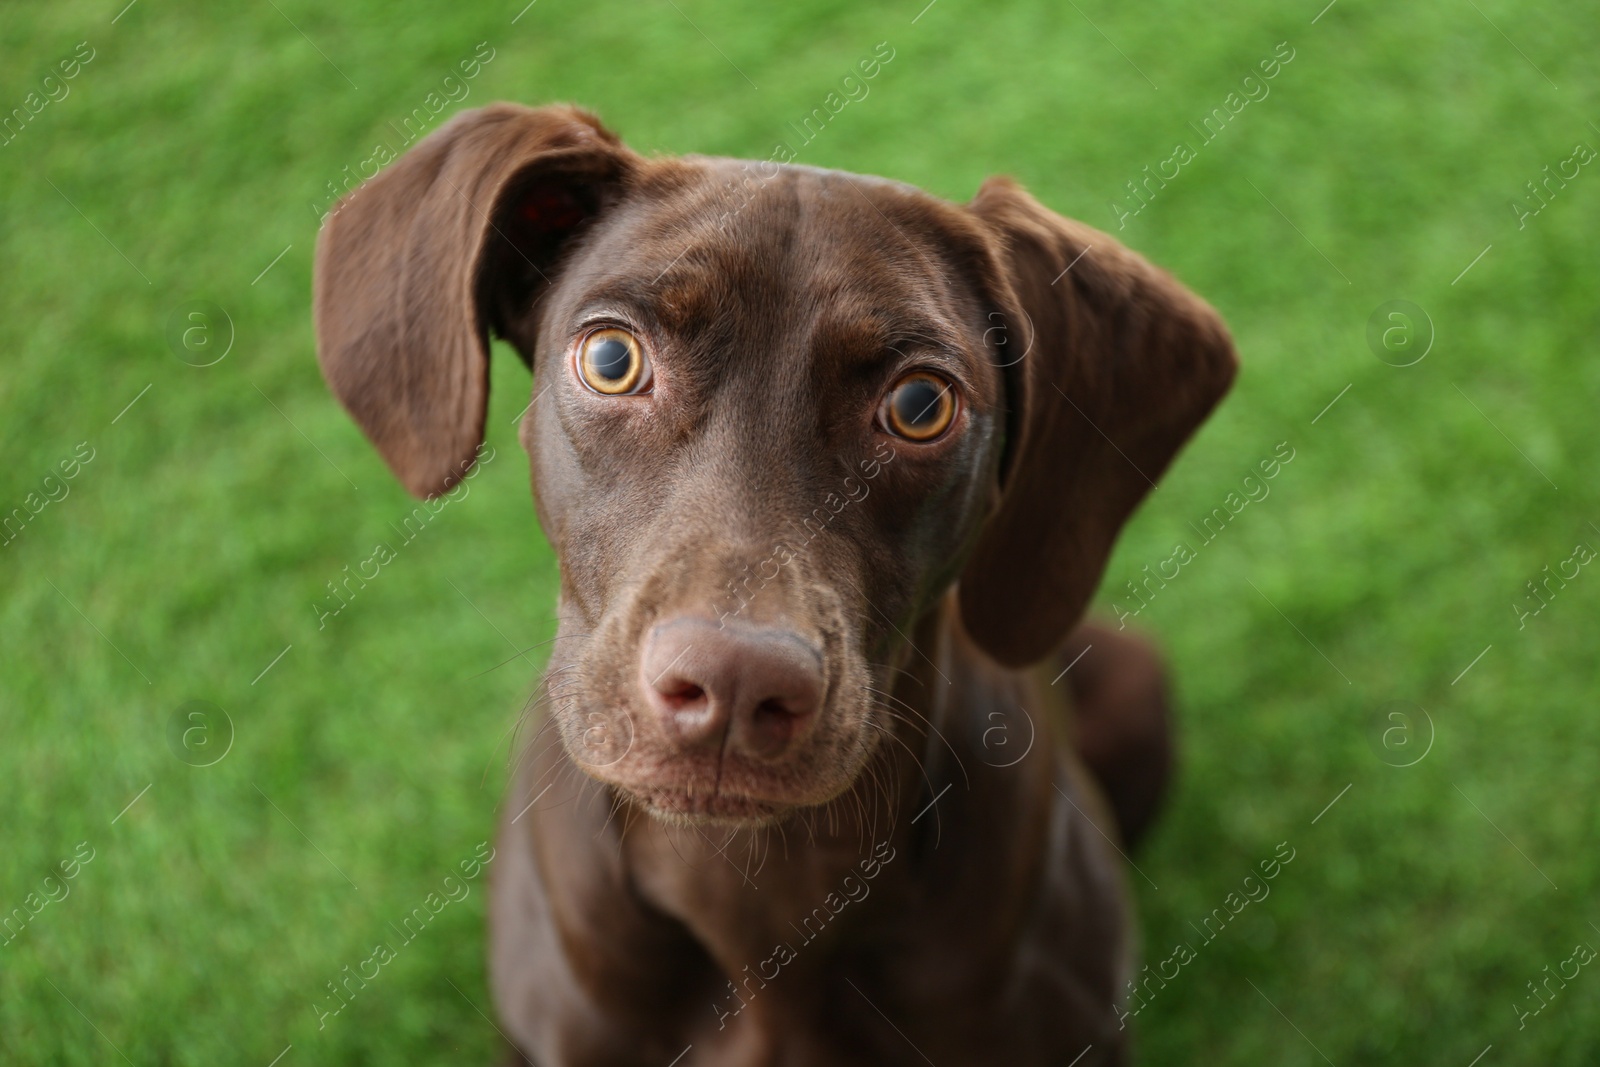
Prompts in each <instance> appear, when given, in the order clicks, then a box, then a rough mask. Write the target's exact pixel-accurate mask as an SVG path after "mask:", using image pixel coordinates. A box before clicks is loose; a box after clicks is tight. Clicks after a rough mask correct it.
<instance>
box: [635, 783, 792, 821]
mask: <svg viewBox="0 0 1600 1067" xmlns="http://www.w3.org/2000/svg"><path fill="white" fill-rule="evenodd" d="M627 792H628V793H629V795H631V796H633V797H634V798H635V799H636V800H638V801H639V802H640V803H642V804H643V805H644V806H645V807H646V808H648V809H649V810H650V811H652V812H655V813H657V814H661V815H666V816H671V817H674V818H691V819H693V818H706V819H717V820H728V821H734V822H764V821H766V820H769V819H772V818H775V817H776V816H779V815H781V814H783V812H784V811H786V810H788V808H789V805H787V804H784V803H782V802H780V801H773V800H764V799H762V798H760V797H755V796H750V795H749V794H746V793H730V792H725V791H721V790H718V791H717V792H714V793H696V792H693V791H692V790H689V789H686V788H675V787H671V786H646V787H639V786H635V787H633V788H630V789H628V790H627Z"/></svg>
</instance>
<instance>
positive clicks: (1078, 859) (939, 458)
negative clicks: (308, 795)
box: [316, 105, 1235, 1067]
mask: <svg viewBox="0 0 1600 1067" xmlns="http://www.w3.org/2000/svg"><path fill="white" fill-rule="evenodd" d="M316 317H317V337H318V348H319V356H320V359H321V363H322V368H323V372H324V374H325V375H326V377H327V380H328V383H329V384H330V385H331V386H332V388H333V390H334V392H335V393H337V394H338V396H339V398H340V400H341V401H343V403H344V404H345V406H346V407H347V408H348V409H349V411H350V413H351V414H352V415H353V416H354V417H355V419H356V420H357V421H358V422H359V423H360V424H361V426H362V428H363V429H364V430H365V431H366V433H367V435H368V436H369V437H371V439H372V440H373V442H374V443H375V444H376V445H377V447H378V449H379V451H380V452H382V454H383V456H384V458H385V459H386V460H387V461H388V463H389V465H390V467H392V468H393V470H394V472H395V474H396V475H397V476H398V477H399V478H400V480H401V481H402V482H404V483H405V485H406V486H407V487H408V488H409V489H410V490H411V491H412V492H414V493H417V494H419V495H427V494H433V493H439V492H443V491H445V490H446V489H448V488H449V487H450V486H451V485H452V484H453V482H454V481H455V480H456V479H457V478H459V477H460V475H461V472H462V471H464V470H466V469H467V468H468V466H469V465H470V462H471V459H472V457H473V455H474V452H475V450H476V449H477V448H478V446H479V444H480V442H481V441H482V438H483V432H484V413H485V406H486V400H487V391H488V374H489V361H488V352H487V346H488V338H489V335H490V334H491V333H493V334H496V335H498V336H501V337H504V338H506V339H507V340H509V341H510V342H511V344H512V345H514V346H515V348H516V349H517V351H518V352H520V353H521V354H522V357H523V358H524V359H525V360H527V362H528V364H529V365H530V366H531V367H532V369H533V372H534V395H533V401H532V403H531V404H530V405H529V410H528V413H527V415H526V417H525V418H524V419H523V422H522V441H523V444H524V445H525V447H526V448H527V450H528V453H529V455H530V456H531V457H532V473H533V484H534V488H535V496H536V499H537V502H538V513H539V519H540V521H541V523H542V524H543V526H544V531H545V534H546V535H547V536H548V538H549V540H550V542H551V544H552V545H553V546H554V548H555V551H556V553H557V555H558V557H559V559H560V564H561V602H560V613H561V623H560V628H559V631H558V636H557V639H556V641H555V642H554V650H553V652H552V655H551V661H550V667H549V670H548V673H547V675H546V680H545V686H546V700H547V704H548V708H547V715H546V721H545V723H544V726H545V727H548V726H549V725H551V724H553V725H554V726H555V733H556V734H558V735H559V737H558V738H552V737H550V736H549V735H548V734H546V733H545V732H544V728H543V727H542V728H541V730H540V735H539V736H537V737H536V738H535V743H533V744H530V745H529V746H527V748H526V750H525V751H524V755H523V756H522V758H521V759H520V760H519V761H518V765H517V769H516V776H515V780H514V783H513V788H512V792H511V795H510V796H509V797H508V798H507V803H506V806H505V813H504V816H503V818H502V820H501V827H500V831H499V841H498V847H499V858H498V859H497V861H496V863H495V867H494V871H495V876H494V885H493V891H492V900H491V915H490V923H491V935H490V946H489V949H490V951H489V955H490V968H491V984H492V986H493V990H494V996H495V1001H496V1004H497V1006H498V1009H499V1013H500V1017H501V1020H502V1024H501V1028H502V1032H503V1033H505V1034H506V1035H507V1036H508V1037H509V1038H510V1040H511V1041H513V1042H514V1043H515V1045H516V1046H517V1050H518V1054H519V1055H521V1056H524V1057H526V1058H527V1060H528V1061H531V1062H533V1063H536V1064H539V1065H542V1067H556V1065H599V1064H608V1065H609V1064H618V1065H622V1064H630V1065H631V1064H640V1065H652V1067H667V1065H668V1064H677V1065H679V1067H690V1065H694V1064H788V1065H796V1067H799V1065H812V1064H816V1065H827V1067H838V1065H841V1064H885V1063H897V1064H921V1063H924V1062H928V1063H934V1064H937V1065H938V1067H957V1065H961V1064H997V1063H1005V1064H1066V1063H1068V1062H1073V1063H1076V1064H1078V1065H1079V1067H1088V1065H1089V1064H1095V1063H1121V1062H1124V1061H1125V1060H1126V1058H1127V1056H1128V1051H1127V1034H1126V1031H1125V1030H1124V1029H1123V1028H1122V1017H1121V1016H1122V1012H1121V1010H1120V1006H1121V1004H1122V1003H1123V1002H1124V998H1125V996H1126V984H1127V980H1128V979H1129V978H1130V977H1131V974H1132V964H1131V959H1132V952H1131V949H1130V940H1131V937H1130V932H1129V914H1128V906H1127V896H1126V892H1125V889H1124V885H1123V872H1122V863H1121V860H1120V859H1119V856H1118V851H1119V849H1118V846H1117V845H1116V844H1115V843H1114V840H1113V839H1114V838H1115V837H1116V836H1117V835H1118V832H1119V826H1120V828H1121V832H1122V833H1123V835H1124V836H1125V837H1127V836H1129V835H1130V834H1131V833H1132V832H1137V830H1138V829H1140V828H1142V827H1143V825H1144V824H1145V823H1146V822H1147V821H1148V819H1149V818H1150V816H1151V815H1152V813H1153V811H1154V802H1155V799H1156V797H1157V796H1158V795H1159V793H1160V791H1161V787H1162V784H1163V782H1164V779H1165V776H1166V770H1167V758H1168V749H1167V735H1166V719H1165V697H1164V694H1163V692H1162V686H1161V681H1160V675H1159V668H1158V666H1157V665H1156V663H1155V660H1154V657H1153V655H1152V654H1151V653H1150V652H1149V651H1148V650H1147V649H1145V648H1144V646H1143V645H1141V644H1137V643H1134V642H1132V641H1131V640H1129V639H1126V638H1121V637H1119V636H1117V635H1116V634H1113V633H1110V632H1106V631H1098V630H1093V629H1080V630H1079V631H1078V632H1077V633H1075V634H1072V635H1071V636H1070V638H1069V631H1072V630H1073V628H1074V626H1075V624H1076V623H1077V622H1078V620H1079V618H1080V616H1081V615H1082V613H1083V610H1084V607H1085V604H1086V602H1087V601H1088V599H1089V597H1090V595H1091V594H1092V592H1093V591H1094V588H1095V586H1096V584H1097V582H1098V581H1099V579H1100V575H1101V571H1102V570H1103V568H1104V566H1105V563H1106V558H1107V555H1108V553H1109V552H1110V549H1111V545H1112V541H1113V539H1114V538H1115V537H1116V535H1117V532H1118V530H1119V529H1120V528H1121V526H1122V525H1123V523H1124V522H1125V521H1126V519H1127V518H1128V515H1129V513H1130V512H1131V511H1132V510H1133V509H1134V507H1135V506H1136V505H1137V504H1138V503H1139V501H1140V500H1141V499H1142V498H1143V497H1144V495H1145V493H1146V492H1148V491H1149V489H1150V488H1151V487H1152V485H1153V484H1154V481H1153V480H1154V479H1155V478H1156V477H1158V476H1159V475H1160V474H1161V473H1162V471H1163V470H1164V469H1165V468H1166V467H1167V465H1168V464H1169V463H1170V462H1171V460H1172V458H1173V456H1174V455H1175V453H1176V452H1177V451H1178V449H1179V448H1180V446H1182V444H1183V443H1184V441H1185V440H1186V439H1187V438H1188V437H1189V435H1190V434H1191V433H1192V432H1193V431H1194V430H1195V428H1196V427H1197V426H1198V425H1199V424H1200V423H1201V421H1202V420H1203V419H1204V418H1205V417H1206V415H1207V414H1208V413H1209V412H1210V411H1211V409H1212V407H1213V406H1214V405H1215V404H1216V403H1217V401H1218V400H1219V399H1220V398H1221V396H1222V395H1223V393H1224V392H1226V390H1227V388H1228V385H1229V383H1230V382H1231V380H1232V378H1233V374H1234V369H1235V360H1234V354H1233V348H1232V344H1231V342H1230V341H1229V338H1228V335H1227V332H1226V330H1225V329H1224V327H1223V325H1222V323H1221V322H1220V320H1219V319H1218V317H1217V315H1216V314H1215V313H1214V312H1213V311H1212V310H1211V309H1210V308H1209V307H1207V306H1206V305H1205V304H1204V303H1203V302H1201V301H1200V300H1199V299H1197V298H1196V297H1194V296H1193V295H1191V294H1190V293H1189V292H1187V291H1186V290H1184V289H1183V288H1182V287H1180V286H1179V285H1178V284H1177V283H1176V282H1174V281H1173V280H1172V279H1171V278H1169V277H1168V276H1167V275H1165V274H1163V273H1161V272H1160V271H1158V270H1156V269H1155V268H1153V267H1151V266H1150V265H1149V264H1148V263H1146V262H1145V261H1144V260H1142V259H1140V258H1139V257H1138V256H1136V255H1134V254H1133V253H1131V252H1129V251H1128V250H1127V249H1125V248H1123V247H1122V246H1120V245H1119V244H1117V243H1116V242H1115V241H1113V240H1112V239H1111V238H1110V237H1107V236H1106V235H1105V234H1102V233H1099V232H1097V231H1095V230H1092V229H1089V228H1088V227H1086V226H1083V225H1081V224H1079V223H1075V222H1071V221H1068V220H1066V219H1064V218H1061V217H1059V216H1057V215H1055V214H1053V213H1051V212H1050V211H1048V210H1046V209H1045V208H1043V207H1041V206H1040V205H1039V204H1038V203H1036V202H1035V201H1034V200H1033V199H1031V198H1030V197H1029V196H1028V195H1027V194H1026V193H1024V192H1023V191H1022V190H1021V189H1020V188H1018V187H1017V186H1016V185H1015V184H1014V183H1012V182H1011V181H1009V180H1006V179H994V180H991V181H989V182H987V183H985V184H984V186H983V188H982V189H981V190H980V191H979V193H978V195H977V197H976V198H974V199H973V200H972V201H971V202H970V203H968V204H966V205H964V206H963V205H954V204H949V203H946V202H944V201H941V200H938V199H935V198H933V197H931V196H928V195H926V194H924V193H922V192H920V191H918V190H916V189H913V188H911V187H908V186H905V185H901V184H899V183H896V182H891V181H885V180H883V179H879V178H867V177H859V176H856V175H851V174H844V173H839V172H835V171H826V170H819V169H815V168H811V167H803V166H779V165H777V164H754V163H741V162H739V161H735V160H726V159H710V158H701V157H686V158H681V159H644V158H642V157H640V156H638V155H636V154H634V153H633V152H631V151H629V150H628V149H627V148H625V147H624V146H623V145H622V144H621V143H620V142H619V141H618V140H617V138H616V137H615V136H614V135H612V134H611V133H609V132H608V131H607V130H605V129H604V128H603V127H602V126H601V125H600V124H599V123H598V122H597V121H596V120H595V119H594V118H593V117H592V116H590V115H588V114H586V113H584V112H582V111H579V110H576V109H573V108H570V107H548V108H541V109H538V110H529V109H526V108H521V107H514V106H508V105H496V106H493V107H488V108H484V109H483V110H480V111H474V112H468V113H466V114H463V115H460V116H458V117H457V118H456V119H455V120H454V121H452V122H451V123H449V124H448V125H447V126H445V127H444V128H442V129H440V130H439V131H438V132H437V133H435V134H433V135H432V136H430V137H429V138H427V139H426V140H425V141H423V142H422V143H421V144H419V145H418V146H417V147H416V148H414V149H413V150H412V151H411V152H410V153H408V154H407V155H406V156H405V157H404V158H402V159H400V160H399V161H397V162H396V163H395V164H393V165H392V166H391V167H389V168H388V169H387V170H385V171H384V172H383V173H381V174H380V175H379V176H377V177H376V178H374V179H373V180H372V181H370V182H369V183H367V184H366V185H364V186H362V187H361V188H360V189H358V190H357V191H356V192H355V193H353V194H352V195H351V196H349V197H347V198H346V199H345V201H344V202H343V203H342V204H341V205H340V207H339V208H338V210H337V212H336V213H335V214H334V216H333V217H332V218H331V219H330V220H329V222H328V224H327V226H326V228H325V229H324V231H323V234H322V237H321V240H320V243H319V246H318V251H317V284H316ZM1080 653H1081V654H1083V655H1084V656H1085V658H1084V660H1083V662H1082V663H1077V664H1076V665H1075V666H1073V669H1072V670H1070V671H1068V672H1067V674H1066V677H1067V678H1068V679H1069V683H1068V684H1069V685H1074V687H1075V691H1074V695H1075V696H1076V698H1077V702H1078V715H1077V716H1076V718H1074V719H1071V720H1069V719H1068V717H1067V710H1066V709H1067V703H1066V700H1065V694H1064V693H1063V690H1064V689H1065V688H1067V687H1066V686H1062V685H1055V686H1052V685H1051V684H1050V683H1051V680H1052V679H1056V678H1059V677H1060V676H1061V674H1062V671H1063V668H1065V667H1067V666H1068V665H1069V663H1073V662H1074V660H1073V657H1076V656H1078V655H1079V654H1080ZM1030 668H1031V669H1030ZM1074 731H1077V732H1079V733H1080V734H1081V736H1078V738H1077V745H1076V752H1074V749H1073V747H1072V746H1071V745H1070V744H1069V740H1070V739H1071V738H1072V737H1073V736H1074ZM1080 758H1083V759H1087V760H1088V761H1089V765H1090V767H1091V768H1092V769H1094V770H1095V771H1097V772H1098V775H1097V776H1098V777H1099V778H1100V779H1101V780H1100V781H1099V782H1098V783H1097V782H1095V781H1094V780H1092V779H1091V777H1090V775H1089V774H1086V773H1085V772H1084V770H1083V769H1082V767H1081V766H1080V762H1079V760H1080ZM577 771H581V772H582V773H581V774H580V773H576V772H577ZM1101 789H1104V790H1105V791H1106V793H1107V794H1109V795H1110V796H1111V797H1112V798H1113V800H1114V801H1115V804H1116V808H1115V815H1113V814H1111V813H1110V811H1108V809H1107V808H1105V807H1104V806H1103V801H1102V799H1101V796H1102V794H1101V793H1100V790H1101ZM1078 1056H1081V1057H1082V1058H1081V1059H1076V1060H1075V1059H1074V1057H1078Z"/></svg>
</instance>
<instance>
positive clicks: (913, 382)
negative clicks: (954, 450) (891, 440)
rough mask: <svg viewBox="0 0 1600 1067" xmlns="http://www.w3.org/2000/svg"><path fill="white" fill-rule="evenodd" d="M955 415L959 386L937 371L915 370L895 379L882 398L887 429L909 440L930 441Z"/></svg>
mask: <svg viewBox="0 0 1600 1067" xmlns="http://www.w3.org/2000/svg"><path fill="white" fill-rule="evenodd" d="M955 417H956V387H955V386H954V385H952V384H951V383H950V382H948V381H946V380H945V379H943V378H941V377H939V376H938V375H937V374H930V373H929V372H927V371H916V372H914V373H912V374H908V375H906V376H905V377H904V378H901V379H900V380H899V381H897V382H895V383H894V388H892V389H890V390H889V395H888V396H886V397H884V398H883V409H882V412H881V414H880V418H881V419H882V420H883V426H884V429H886V430H888V431H889V432H890V433H892V434H894V435H896V436H897V437H904V438H905V439H906V440H908V441H931V440H933V439H934V438H935V437H938V436H939V435H940V434H942V433H944V432H945V431H946V430H948V429H949V428H950V424H951V423H952V422H954V421H955Z"/></svg>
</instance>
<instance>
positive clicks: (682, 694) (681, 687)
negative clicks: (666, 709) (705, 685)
mask: <svg viewBox="0 0 1600 1067" xmlns="http://www.w3.org/2000/svg"><path fill="white" fill-rule="evenodd" d="M657 692H659V693H660V694H661V698H662V699H663V700H665V701H666V702H667V704H668V706H670V707H672V708H675V709H676V708H684V707H688V706H689V705H691V704H699V703H701V702H703V701H704V700H705V698H706V691H705V690H704V689H701V688H700V687H699V686H698V685H695V684H694V683H693V682H677V683H673V684H669V685H666V686H658V687H657Z"/></svg>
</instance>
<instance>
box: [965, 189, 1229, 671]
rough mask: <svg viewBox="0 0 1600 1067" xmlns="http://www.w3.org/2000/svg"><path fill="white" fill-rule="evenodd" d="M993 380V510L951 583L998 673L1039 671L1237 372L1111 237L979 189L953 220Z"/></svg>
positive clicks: (1205, 331) (1199, 325)
mask: <svg viewBox="0 0 1600 1067" xmlns="http://www.w3.org/2000/svg"><path fill="white" fill-rule="evenodd" d="M967 207H968V210H970V211H971V212H972V213H973V214H974V215H975V216H976V217H977V218H978V219H979V220H980V221H981V222H982V223H983V224H984V225H985V226H986V227H987V228H988V230H989V234H990V237H991V239H992V241H991V246H992V248H993V250H994V255H993V260H994V262H993V263H991V264H990V266H989V267H988V269H987V271H986V273H988V274H989V275H992V276H991V277H988V278H987V279H984V281H985V282H986V283H987V286H986V287H987V288H988V289H989V296H990V297H991V298H992V299H993V300H994V301H995V302H996V303H997V305H998V306H999V308H1000V309H1001V311H1000V314H1001V315H1002V316H1003V317H1004V320H1005V322H1004V327H1005V328H1004V329H1003V330H994V329H991V330H990V340H991V342H999V343H998V344H996V346H995V347H996V350H997V352H998V359H999V362H1000V363H1001V364H1002V365H1003V366H1004V367H1005V375H1006V392H1007V401H1008V409H1009V411H1008V431H1007V442H1006V453H1005V457H1004V459H1003V461H1002V470H1001V489H1000V498H999V503H998V505H997V507H996V510H995V511H994V513H993V514H992V515H991V516H990V517H989V519H988V522H987V525H985V526H984V528H983V530H982V531H981V533H980V534H979V537H978V542H977V544H976V546H975V547H974V549H973V552H972V554H971V555H970V557H969V558H968V560H967V563H966V566H965V569H964V570H963V572H962V574H961V580H960V602H961V617H962V622H963V624H964V625H965V627H966V628H967V630H968V632H969V633H970V634H971V635H972V636H973V638H974V639H976V640H977V642H978V643H979V644H980V645H981V646H982V647H983V648H984V649H985V650H987V651H988V652H989V653H990V654H991V655H993V656H994V657H995V658H996V659H998V660H999V661H1001V662H1002V663H1005V664H1008V665H1012V666H1021V665H1024V664H1028V663H1034V662H1037V661H1038V660H1040V659H1042V658H1044V657H1045V656H1046V655H1048V654H1049V653H1050V652H1051V651H1052V650H1053V649H1054V648H1055V647H1056V646H1057V645H1059V644H1060V642H1061V641H1062V639H1063V638H1064V637H1065V636H1066V634H1067V632H1068V631H1069V630H1070V629H1071V628H1072V626H1073V625H1074V624H1075V623H1077V621H1078V620H1079V618H1080V617H1081V616H1082V614H1083V611H1084V608H1085V607H1086V606H1087V604H1088V602H1089V598H1090V597H1091V596H1093V594H1094V590H1095V587H1096V586H1097V585H1098V584H1099V582H1100V576H1101V574H1102V573H1103V571H1104V570H1105V566H1106V561H1107V559H1108V557H1109V556H1110V554H1111V546H1112V542H1113V541H1114V540H1115V539H1116V536H1117V533H1118V531H1119V530H1121V528H1122V525H1123V523H1125V522H1126V521H1127V519H1128V516H1129V515H1130V514H1132V512H1133V510H1134V508H1135V507H1136V506H1138V504H1139V501H1140V500H1142V499H1143V498H1144V496H1145V494H1146V493H1148V492H1149V491H1150V490H1151V489H1152V488H1154V486H1155V481H1156V479H1157V478H1159V477H1160V476H1161V473H1162V472H1163V471H1164V470H1166V468H1167V465H1168V464H1169V463H1171V462H1172V459H1173V457H1174V456H1175V455H1176V454H1177V452H1178V449H1179V448H1181V447H1182V445H1183V443H1184V442H1185V441H1186V440H1187V439H1188V438H1189V435H1190V434H1192V433H1193V432H1194V431H1195V429H1196V428H1197V427H1198V426H1199V425H1200V423H1201V422H1203V421H1204V420H1205V418H1206V416H1207V415H1208V414H1209V413H1210V412H1211V410H1212V408H1213V407H1215V406H1216V404H1217V402H1218V401H1219V400H1221V399H1222V396H1223V394H1224V393H1226V392H1227V391H1228V386H1229V385H1230V384H1231V383H1232V381H1233V376H1234V372H1235V370H1236V368H1237V360H1236V357H1235V355H1234V351H1233V343H1232V341H1231V340H1230V338H1229V336H1228V331H1227V328H1226V327H1225V326H1224V325H1223V324H1222V320H1221V319H1220V318H1219V317H1218V316H1217V313H1216V312H1215V311H1213V310H1212V309H1211V308H1210V307H1209V306H1208V305H1207V304H1206V303H1205V302H1204V301H1202V300H1200V299H1199V298H1198V297H1196V296H1195V295H1194V294H1192V293H1190V292H1189V291H1188V290H1187V289H1185V288H1183V286H1181V285H1179V284H1178V283H1177V282H1176V281H1174V280H1173V279H1172V278H1171V277H1170V276H1169V275H1167V274H1166V273H1164V272H1163V271H1161V270H1159V269H1157V268H1156V267H1153V266H1151V265H1150V264H1149V263H1147V262H1146V261H1145V260H1144V259H1142V258H1140V257H1139V256H1137V255H1135V254H1134V253H1133V252H1130V251H1129V250H1128V249H1126V248H1124V247H1123V246H1122V245H1120V244H1118V243H1117V242H1116V241H1115V240H1113V239H1112V238H1111V237H1109V236H1107V235H1106V234H1103V233H1101V232H1099V231H1098V230H1095V229H1092V228H1090V227H1088V226H1085V225H1083V224H1082V223H1079V222H1073V221H1071V220H1069V219H1065V218H1062V217H1061V216H1059V215H1057V214H1055V213H1054V212H1052V211H1049V210H1047V209H1046V208H1044V207H1042V206H1041V205H1040V204H1039V203H1038V202H1037V201H1036V200H1034V199H1033V198H1032V197H1031V196H1029V195H1028V194H1027V193H1026V192H1024V191H1023V190H1022V189H1021V188H1020V187H1019V186H1018V185H1017V184H1016V183H1015V182H1012V181H1011V180H1009V179H1006V178H992V179H990V180H989V181H987V182H985V183H984V185H983V187H982V188H981V189H980V190H979V192H978V195H977V196H976V197H974V198H973V200H972V202H971V203H970V204H968V205H967Z"/></svg>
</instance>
